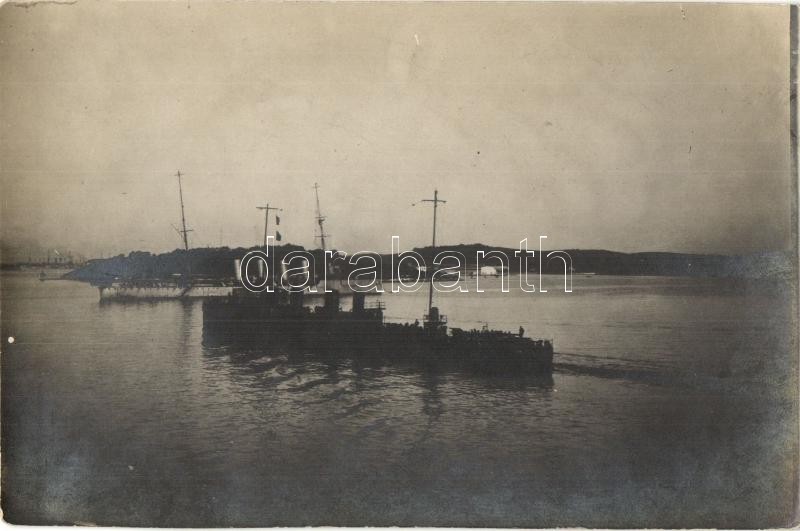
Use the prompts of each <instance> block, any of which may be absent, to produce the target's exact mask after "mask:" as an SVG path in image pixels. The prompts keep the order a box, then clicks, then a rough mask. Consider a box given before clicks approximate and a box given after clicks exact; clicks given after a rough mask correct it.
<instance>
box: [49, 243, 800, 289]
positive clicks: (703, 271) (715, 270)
mask: <svg viewBox="0 0 800 531" xmlns="http://www.w3.org/2000/svg"><path fill="white" fill-rule="evenodd" d="M259 249H263V248H261V247H252V248H242V247H239V248H234V249H230V248H228V247H218V248H198V249H190V250H189V251H185V250H182V249H177V250H174V251H171V252H168V253H162V254H152V253H148V252H143V251H133V252H131V253H130V254H128V255H127V256H126V255H118V256H114V257H111V258H105V259H94V260H89V261H88V262H87V263H86V264H85V265H84V266H82V267H80V268H78V269H75V270H73V271H71V272H69V273H67V274H66V275H65V276H64V278H66V279H70V280H79V281H84V282H90V283H92V284H107V283H110V282H112V281H114V280H135V279H162V280H167V279H170V278H174V277H176V276H180V275H186V274H190V275H191V276H192V277H193V278H205V279H213V280H233V279H235V270H234V263H235V260H236V259H241V258H242V257H243V256H244V255H245V254H246V253H247V252H248V251H251V250H259ZM303 250H304V249H303V248H302V247H300V246H297V245H291V244H286V245H281V246H276V247H274V248H270V255H274V256H275V259H276V260H280V259H282V258H283V257H284V256H285V255H286V254H287V253H289V252H291V251H303ZM413 250H414V251H415V252H417V253H419V254H420V255H421V257H422V259H423V261H424V262H425V263H429V264H430V263H432V260H433V256H434V253H433V249H432V248H430V247H422V248H415V249H413ZM479 251H483V252H484V253H486V254H487V255H489V253H494V257H495V258H487V259H486V260H483V261H481V264H480V265H499V264H500V259H499V258H497V257H500V258H502V257H505V263H506V264H507V266H508V269H509V271H510V272H511V273H518V272H520V271H521V269H522V267H523V264H522V261H521V260H520V259H519V258H518V257H517V256H516V255H515V252H516V251H517V250H516V249H511V248H505V247H492V246H488V245H484V244H478V243H476V244H460V245H447V246H441V247H437V248H436V252H437V253H442V252H451V253H453V252H455V253H460V254H461V255H462V256H463V266H464V268H466V269H475V268H476V267H477V266H478V263H477V262H478V252H479ZM308 252H309V253H311V255H312V256H313V257H314V269H315V271H317V273H318V274H321V273H322V271H323V267H324V266H323V254H322V251H321V250H320V249H315V250H310V251H308ZM565 252H566V253H567V254H568V255H569V258H570V259H571V261H572V268H573V271H574V272H575V273H595V274H597V275H640V276H699V277H733V278H781V277H785V278H789V277H790V276H791V274H792V259H791V255H790V254H789V253H780V252H775V253H761V254H753V255H741V256H727V255H709V254H686V253H666V252H644V253H619V252H614V251H606V250H582V249H567V250H566V251H565ZM547 254H548V251H544V253H543V256H542V262H541V266H542V267H541V268H542V273H546V274H563V273H564V262H563V261H562V260H560V259H554V258H551V259H548V258H547ZM374 257H375V259H376V261H377V262H378V264H379V267H380V270H381V274H380V276H381V277H382V278H384V279H385V278H391V277H392V273H393V271H392V268H393V264H394V275H395V276H397V275H399V274H408V273H411V272H413V271H414V269H413V267H412V266H413V262H412V261H410V260H406V261H404V262H402V263H401V264H400V266H399V267H398V265H397V262H398V260H397V257H396V256H395V257H392V255H391V254H377V253H376V254H375V255H374ZM393 258H394V260H393ZM539 262H540V260H539V256H538V252H537V255H536V256H535V257H533V258H531V259H529V260H528V264H527V266H528V271H530V272H537V273H538V272H539ZM336 264H337V267H338V269H339V270H340V271H341V272H342V273H349V272H350V271H352V270H353V269H355V268H356V267H363V266H364V265H365V264H364V263H362V264H360V265H359V266H356V265H352V264H349V263H347V262H344V261H337V262H336ZM444 265H450V263H448V262H445V263H444Z"/></svg>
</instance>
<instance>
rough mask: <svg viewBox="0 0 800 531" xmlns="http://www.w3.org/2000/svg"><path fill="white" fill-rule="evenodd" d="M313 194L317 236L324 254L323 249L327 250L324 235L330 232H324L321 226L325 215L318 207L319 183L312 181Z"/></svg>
mask: <svg viewBox="0 0 800 531" xmlns="http://www.w3.org/2000/svg"><path fill="white" fill-rule="evenodd" d="M314 195H315V196H316V198H317V225H319V236H317V238H319V240H320V245H322V252H323V254H324V253H325V251H327V250H328V248H327V247H326V246H325V237H326V236H330V234H325V227H324V226H323V223H324V222H325V216H323V215H322V212H321V211H320V208H319V183H314Z"/></svg>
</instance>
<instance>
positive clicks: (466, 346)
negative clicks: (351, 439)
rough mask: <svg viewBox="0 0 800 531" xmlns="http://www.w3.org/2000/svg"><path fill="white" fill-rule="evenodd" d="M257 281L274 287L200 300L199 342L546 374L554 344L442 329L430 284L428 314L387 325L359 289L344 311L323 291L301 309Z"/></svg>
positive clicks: (294, 296) (299, 297) (295, 299)
mask: <svg viewBox="0 0 800 531" xmlns="http://www.w3.org/2000/svg"><path fill="white" fill-rule="evenodd" d="M425 201H428V202H432V203H433V208H434V215H433V219H434V222H433V227H434V229H433V248H434V249H435V246H436V209H437V207H438V204H439V203H440V202H444V201H443V200H441V199H439V198H438V192H436V193H435V194H434V198H433V199H430V200H425ZM260 280H261V282H257V283H255V285H263V284H266V283H268V282H271V284H272V286H271V287H272V291H271V292H268V291H264V292H261V293H253V292H251V291H249V290H246V289H244V288H235V289H234V290H233V293H232V294H231V295H230V296H228V297H222V298H216V299H206V300H205V301H204V302H203V333H204V340H205V341H206V342H207V343H209V344H226V343H235V342H245V343H246V342H255V343H260V344H272V343H288V344H293V345H296V346H305V347H314V349H315V351H316V352H318V353H320V354H336V353H339V354H341V353H345V354H347V355H348V356H359V357H379V358H381V359H385V360H403V361H414V362H416V363H420V364H423V365H433V366H450V367H458V368H462V369H470V370H478V371H480V372H482V373H494V372H503V373H508V372H516V371H523V372H534V373H537V372H538V373H550V372H551V371H552V369H553V344H552V341H549V340H541V339H540V340H534V339H530V338H527V337H523V336H524V331H523V329H522V327H520V330H519V334H511V333H508V332H503V331H497V330H489V329H488V327H487V328H484V329H481V330H463V329H460V328H450V329H448V326H447V317H446V316H444V315H441V314H440V312H439V309H438V308H437V307H435V306H433V285H432V283H429V292H428V313H427V314H425V315H424V318H423V322H422V324H421V325H420V323H419V322H415V323H413V324H410V323H405V324H397V323H386V322H384V319H383V310H384V307H383V304H382V302H381V301H378V302H377V303H375V304H372V305H370V307H367V305H366V302H365V300H366V298H365V295H364V294H363V293H358V292H356V293H353V294H352V300H353V303H352V309H351V310H350V311H343V310H342V309H341V305H340V300H339V299H340V295H339V293H338V292H336V291H332V292H330V293H325V295H324V297H325V299H324V304H323V305H319V306H315V307H314V308H309V307H307V306H306V305H305V304H304V302H305V299H304V297H305V295H304V291H302V290H299V291H290V290H285V289H282V288H281V287H280V286H279V285H278V283H277V282H276V281H275V279H274V276H273V277H269V278H268V277H263V278H262V279H260Z"/></svg>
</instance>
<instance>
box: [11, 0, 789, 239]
mask: <svg viewBox="0 0 800 531" xmlns="http://www.w3.org/2000/svg"><path fill="white" fill-rule="evenodd" d="M788 74H789V8H788V6H776V5H771V6H764V5H760V6H759V5H699V4H683V5H680V4H641V5H630V4H627V5H623V4H607V5H603V4H585V5H579V4H523V3H513V4H500V3H492V4H477V3H469V4H447V5H444V4H432V3H431V4H419V3H414V4H406V5H397V4H376V3H356V4H341V3H336V4H334V3H320V4H296V3H280V4H276V3H268V4H265V3H242V2H229V3H217V2H200V3H197V2H194V1H192V2H190V3H187V2H185V1H180V2H170V3H167V2H125V3H115V4H110V3H95V2H86V1H83V0H80V1H78V2H77V4H74V5H57V4H52V3H49V4H39V5H35V6H28V7H20V6H13V5H9V4H6V5H5V6H4V7H2V8H0V90H1V91H2V92H1V93H0V105H1V108H0V123H1V124H2V132H1V133H0V134H1V135H2V136H0V164H2V166H0V172H2V173H1V174H0V179H1V181H0V193H2V238H3V240H4V241H6V242H9V241H23V240H27V239H36V240H39V241H42V242H47V244H48V245H51V246H57V247H71V248H73V249H74V250H77V251H83V252H86V253H89V254H99V253H100V252H104V253H106V254H107V253H109V252H122V251H128V250H131V249H146V250H151V251H163V250H168V249H172V248H175V247H178V246H179V245H180V240H179V237H178V235H177V234H176V233H175V232H174V231H173V229H172V228H171V224H174V225H177V224H179V223H180V211H179V206H178V190H177V182H176V179H175V177H174V176H173V175H174V174H175V172H176V170H178V169H180V170H181V171H182V172H184V173H185V174H186V177H185V181H184V196H185V200H186V209H187V211H186V213H187V219H188V223H189V225H190V227H192V228H193V229H194V230H195V232H194V233H192V235H191V244H192V245H194V246H205V245H209V244H211V245H217V244H218V243H219V241H220V231H221V232H222V240H223V242H224V243H225V244H226V245H231V246H233V245H252V244H255V243H256V242H257V241H259V240H260V238H261V233H262V231H263V217H262V215H261V212H260V211H257V210H256V209H255V207H256V205H259V204H262V203H264V202H265V201H269V202H271V203H272V204H273V205H278V206H282V207H283V208H284V209H285V211H284V212H283V213H282V224H281V227H280V229H281V232H282V233H283V235H284V238H285V240H288V241H291V242H294V243H298V244H301V245H305V246H311V245H312V244H313V241H314V240H313V234H314V219H313V217H314V195H313V189H312V185H313V183H314V182H315V181H317V182H319V183H320V186H321V190H320V191H321V201H322V206H323V211H324V214H326V215H327V216H328V225H327V227H328V231H329V232H330V233H331V234H333V238H332V240H333V244H334V245H335V246H336V247H338V248H341V249H346V250H351V251H352V250H361V249H364V250H366V249H369V250H387V249H388V248H389V246H390V238H391V236H392V235H393V234H396V235H399V236H400V237H401V242H402V245H403V247H404V248H406V247H408V248H410V247H412V246H417V245H426V244H428V243H429V241H430V220H431V211H430V208H429V207H423V206H416V207H413V206H411V203H413V202H415V201H417V200H419V199H422V198H425V197H430V196H432V194H433V189H434V187H438V189H439V192H440V195H441V196H442V197H443V198H445V199H447V200H448V203H447V205H445V206H444V207H443V208H442V209H440V213H441V218H440V219H441V225H440V242H442V243H459V242H477V241H480V242H485V243H492V244H498V245H509V246H512V245H515V244H516V242H518V241H519V240H520V239H522V238H524V237H528V238H530V239H531V240H532V241H536V240H537V238H538V235H540V234H546V235H548V236H549V239H548V241H549V243H550V245H549V246H550V247H552V248H557V247H558V248H574V247H580V248H606V249H613V250H620V251H639V250H666V251H694V252H723V253H738V252H749V251H758V250H777V249H785V248H788V247H789V245H790V230H789V229H790V192H791V188H790V172H789V166H790V161H789V139H788V124H789V118H788V116H789V112H788V111H789V103H788V101H789V98H788V86H789V80H788V77H789V75H788Z"/></svg>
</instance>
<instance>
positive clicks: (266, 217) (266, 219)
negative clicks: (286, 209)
mask: <svg viewBox="0 0 800 531" xmlns="http://www.w3.org/2000/svg"><path fill="white" fill-rule="evenodd" d="M256 208H257V209H258V210H263V211H264V247H266V246H267V229H269V211H270V210H275V211H276V212H277V211H282V210H283V209H282V208H277V207H271V206H269V203H267V205H266V206H257V207H256ZM278 221H280V220H278Z"/></svg>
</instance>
